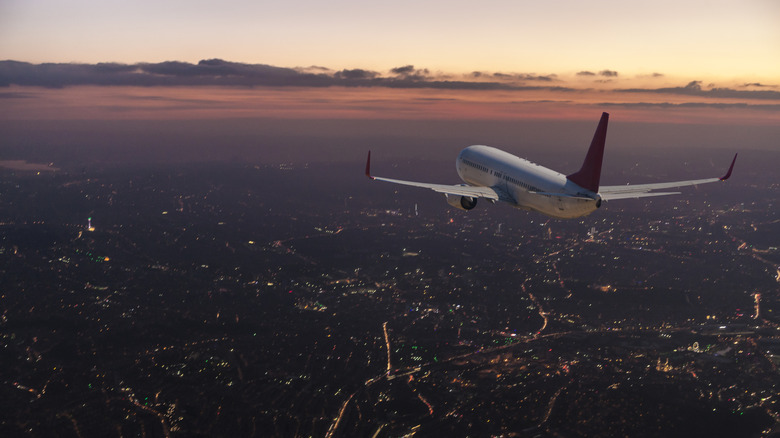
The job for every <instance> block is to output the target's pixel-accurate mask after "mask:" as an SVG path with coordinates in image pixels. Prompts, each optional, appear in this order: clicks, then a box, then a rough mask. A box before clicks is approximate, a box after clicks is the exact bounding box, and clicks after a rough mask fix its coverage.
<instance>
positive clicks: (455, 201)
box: [444, 193, 477, 211]
mask: <svg viewBox="0 0 780 438" xmlns="http://www.w3.org/2000/svg"><path fill="white" fill-rule="evenodd" d="M444 196H445V197H446V198H447V204H450V205H451V206H453V207H455V208H457V209H458V210H464V211H468V210H471V209H472V208H474V207H476V206H477V198H472V197H470V196H458V195H450V194H446V193H445V194H444Z"/></svg>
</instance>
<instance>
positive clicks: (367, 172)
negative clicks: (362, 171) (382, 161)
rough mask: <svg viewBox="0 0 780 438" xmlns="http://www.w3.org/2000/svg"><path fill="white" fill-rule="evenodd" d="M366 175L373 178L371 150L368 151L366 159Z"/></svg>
mask: <svg viewBox="0 0 780 438" xmlns="http://www.w3.org/2000/svg"><path fill="white" fill-rule="evenodd" d="M366 176H367V177H368V178H369V179H374V177H373V176H371V151H368V159H366Z"/></svg>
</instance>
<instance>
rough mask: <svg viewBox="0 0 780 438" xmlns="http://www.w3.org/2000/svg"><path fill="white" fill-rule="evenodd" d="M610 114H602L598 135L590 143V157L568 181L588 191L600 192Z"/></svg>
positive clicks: (597, 130)
mask: <svg viewBox="0 0 780 438" xmlns="http://www.w3.org/2000/svg"><path fill="white" fill-rule="evenodd" d="M608 121H609V114H607V113H602V114H601V120H600V121H599V126H598V127H597V128H596V133H595V134H593V141H591V142H590V149H588V155H586V156H585V161H584V162H583V163H582V167H581V168H580V170H578V171H577V172H576V173H572V174H571V175H568V176H567V177H566V179H568V180H569V181H571V182H573V183H574V184H577V185H578V186H580V187H582V188H584V189H588V190H590V191H592V192H598V191H599V180H600V179H601V162H602V160H603V158H604V142H605V141H606V139H607V122H608Z"/></svg>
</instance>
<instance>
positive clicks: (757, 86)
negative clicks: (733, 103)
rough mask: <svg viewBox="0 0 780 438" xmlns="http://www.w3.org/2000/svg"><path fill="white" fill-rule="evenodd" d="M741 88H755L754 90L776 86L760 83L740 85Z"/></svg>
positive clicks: (775, 86) (774, 86)
mask: <svg viewBox="0 0 780 438" xmlns="http://www.w3.org/2000/svg"><path fill="white" fill-rule="evenodd" d="M742 86H743V87H756V88H777V85H769V84H762V83H760V82H750V83H747V84H744V85H742Z"/></svg>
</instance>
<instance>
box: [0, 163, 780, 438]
mask: <svg viewBox="0 0 780 438" xmlns="http://www.w3.org/2000/svg"><path fill="white" fill-rule="evenodd" d="M768 154H770V155H772V156H773V157H774V158H775V159H776V158H777V153H768ZM750 160H751V158H750V157H747V158H746V161H745V163H744V165H743V167H742V169H740V168H739V167H738V168H737V169H736V170H735V172H739V171H743V172H744V173H743V174H742V175H743V177H742V179H738V178H737V177H736V175H735V178H734V181H729V183H728V185H718V184H714V185H715V186H716V187H707V188H701V189H697V188H694V189H691V190H688V191H687V192H684V193H683V194H682V195H679V196H675V197H667V198H664V199H653V200H649V201H645V200H643V201H627V202H625V203H608V204H607V205H606V206H604V207H602V208H601V209H600V210H599V211H597V212H595V213H593V214H592V215H591V216H588V217H585V218H582V219H579V220H573V221H562V220H550V219H548V218H546V217H544V216H542V215H539V214H534V213H526V212H518V211H516V210H512V209H510V208H507V207H502V206H500V205H495V206H493V205H480V206H479V207H478V208H476V209H475V210H473V211H470V212H467V213H464V212H460V211H457V210H453V209H450V208H448V207H447V205H446V203H445V202H444V200H443V199H441V196H440V195H435V194H430V193H427V192H424V191H417V190H414V189H408V190H407V189H405V188H400V189H399V188H397V187H387V186H384V185H381V186H380V185H376V184H371V183H369V182H367V181H365V177H364V176H363V175H362V169H361V164H360V163H359V162H357V161H355V162H354V163H336V164H333V163H331V164H325V163H308V164H304V163H285V164H276V165H271V164H243V163H242V164H239V163H212V164H187V165H148V166H143V165H132V166H129V165H128V166H119V165H117V166H114V167H103V168H98V167H95V168H89V169H82V168H76V167H71V168H64V169H57V170H52V169H50V168H49V169H47V168H37V167H31V168H28V167H25V166H20V165H18V164H17V165H14V166H6V167H13V168H5V169H3V170H2V176H3V177H2V179H1V180H0V188H1V189H2V190H1V191H0V193H1V195H0V201H2V202H1V203H0V235H1V236H2V240H0V261H1V262H0V300H2V301H1V302H2V309H3V314H2V319H1V320H0V347H1V348H2V351H3V357H4V360H3V361H1V364H0V370H2V372H1V373H0V376H2V385H0V405H1V406H2V409H3V412H4V413H5V414H4V415H3V416H2V419H0V434H2V435H3V436H19V435H21V436H52V435H54V436H75V437H82V436H83V437H86V436H96V435H100V436H127V435H138V436H149V437H156V436H162V437H170V436H174V437H175V436H327V437H347V436H375V437H379V436H388V437H391V436H392V437H395V436H412V435H415V434H417V435H418V436H435V435H448V436H541V437H548V436H550V437H553V436H566V437H576V436H724V437H726V436H728V437H735V436H744V437H753V436H780V402H779V401H778V393H780V372H779V371H778V368H777V367H778V364H780V306H779V304H780V270H779V269H778V267H779V266H780V251H779V250H778V246H780V218H778V217H777V211H776V209H775V208H774V207H773V205H774V203H775V202H777V200H778V194H780V185H778V183H777V181H776V180H774V179H773V177H772V174H771V173H768V174H765V173H761V172H760V165H759V164H757V163H755V162H751V161H750ZM753 160H754V161H760V160H762V157H754V158H753ZM763 160H764V162H765V163H767V164H765V165H769V164H768V163H771V162H772V160H771V159H768V158H766V157H764V158H763ZM774 162H777V161H776V160H775V161H774ZM738 164H743V163H738ZM409 165H410V166H411V167H410V168H409V171H410V172H413V171H418V172H420V173H422V172H425V171H426V170H425V169H430V168H433V167H435V166H434V165H430V163H428V162H419V163H410V164H409ZM755 168H758V169H759V170H758V171H748V170H747V169H755ZM743 169H744V170H743ZM445 170H449V169H443V170H442V172H444V171H445ZM434 176H438V175H434ZM747 181H749V183H748V182H747Z"/></svg>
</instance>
